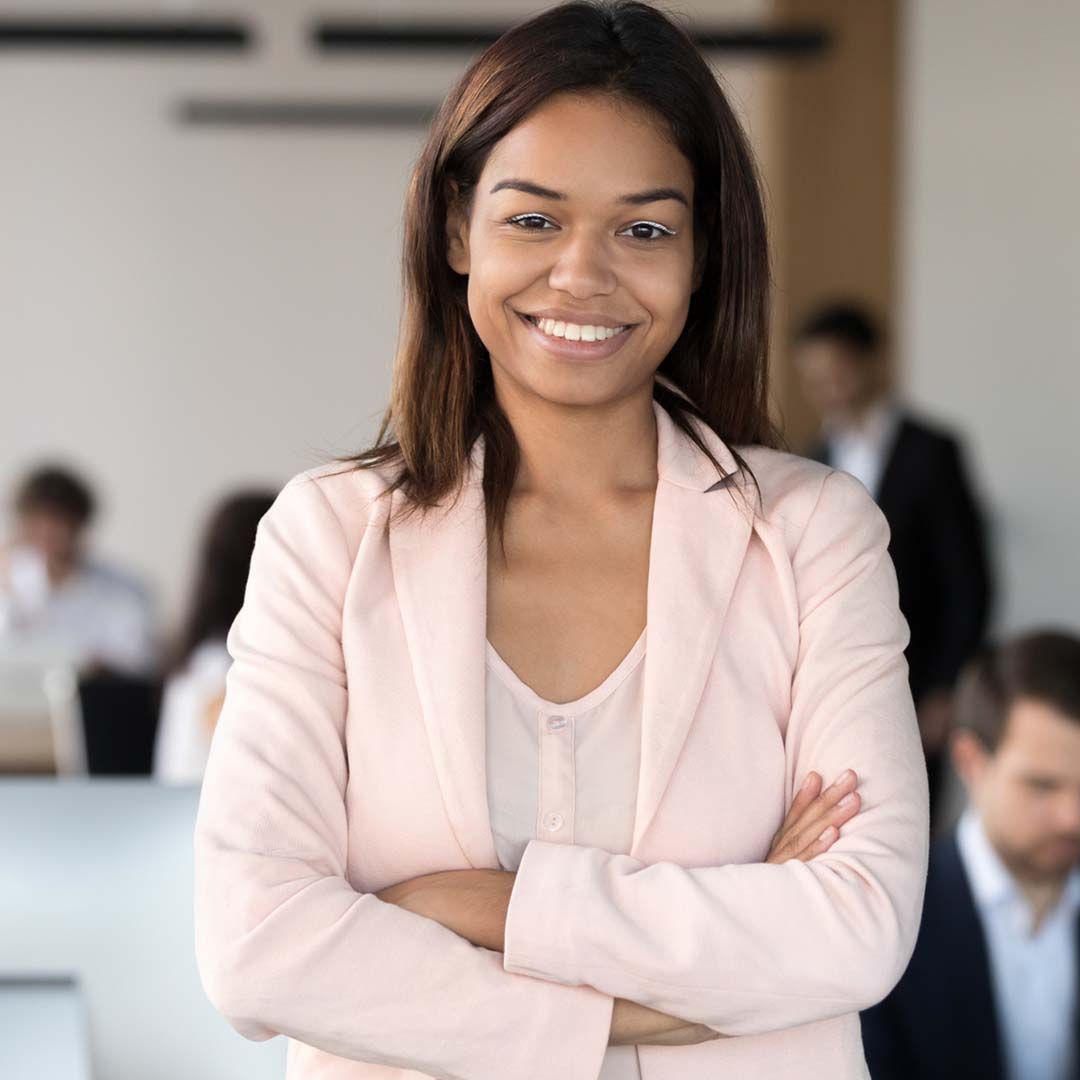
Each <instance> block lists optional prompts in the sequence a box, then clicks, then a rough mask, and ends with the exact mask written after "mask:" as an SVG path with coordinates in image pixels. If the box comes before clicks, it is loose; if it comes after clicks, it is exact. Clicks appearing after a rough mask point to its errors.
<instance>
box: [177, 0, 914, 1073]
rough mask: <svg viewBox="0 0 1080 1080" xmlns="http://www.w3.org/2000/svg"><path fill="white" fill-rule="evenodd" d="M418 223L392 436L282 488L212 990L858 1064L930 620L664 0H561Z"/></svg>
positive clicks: (518, 1043) (241, 749) (689, 1055)
mask: <svg viewBox="0 0 1080 1080" xmlns="http://www.w3.org/2000/svg"><path fill="white" fill-rule="evenodd" d="M405 228H406V240H405V287H406V288H405V293H406V295H405V304H406V308H405V317H404V320H403V335H402V340H401V344H400V350H399V354H398V356H397V358H396V364H395V371H394V383H393V393H392V401H391V406H390V410H389V412H388V415H387V417H386V419H385V421H384V424H383V427H382V430H381V431H380V433H379V439H378V445H377V446H376V447H374V448H373V449H372V450H370V451H368V452H367V453H364V454H361V455H359V456H358V457H357V458H356V459H354V460H353V461H352V463H351V465H350V466H349V467H343V466H342V465H341V464H333V465H327V466H323V467H321V468H318V469H315V470H311V471H309V472H308V473H305V474H301V475H300V476H297V477H296V478H295V479H294V480H293V481H292V482H290V484H288V485H287V486H286V488H285V489H284V491H283V492H282V493H281V494H280V495H279V497H278V500H277V502H276V503H275V506H274V508H273V510H272V511H271V512H270V513H269V514H268V515H267V517H266V518H265V519H264V521H263V523H262V525H261V527H260V536H259V539H258V541H257V543H256V546H255V553H254V555H253V561H252V569H251V579H250V583H249V588H248V593H247V597H246V600H245V605H244V608H243V610H242V611H241V613H240V615H239V617H238V619H237V621H236V623H235V624H234V625H233V627H232V629H231V631H230V637H229V648H230V652H231V653H232V655H233V656H234V658H235V663H234V665H233V667H232V669H231V670H230V674H229V678H228V690H227V696H226V701H225V707H224V711H223V713H222V718H221V722H220V725H219V728H218V733H217V736H216V738H215V744H214V748H213V750H212V752H211V755H210V761H209V763H208V767H207V773H206V776H205V779H204V785H203V791H202V801H201V805H200V809H199V818H198V824H197V830H196V918H197V925H196V935H197V950H198V959H199V965H200V971H201V974H202V978H203V981H204V985H205V986H206V989H207V991H208V993H209V996H210V997H211V999H212V1000H213V1001H214V1003H215V1005H216V1006H217V1007H218V1008H219V1009H220V1010H221V1011H222V1012H223V1013H224V1015H225V1016H226V1017H227V1018H228V1019H229V1021H230V1022H231V1023H232V1024H233V1026H234V1027H235V1028H236V1029H237V1030H238V1031H240V1032H241V1033H242V1034H244V1035H246V1036H247V1037H248V1038H251V1039H266V1038H269V1037H271V1036H272V1035H274V1034H277V1033H283V1034H285V1035H288V1036H289V1037H290V1039H291V1041H290V1044H289V1073H288V1075H289V1076H290V1077H292V1078H298V1077H304V1078H308V1077H316V1076H318V1077H320V1078H326V1077H333V1078H335V1080H341V1078H350V1080H352V1078H357V1080H359V1078H361V1077H400V1078H404V1077H406V1076H415V1075H417V1074H419V1075H425V1076H434V1077H469V1078H483V1080H488V1078H490V1080H518V1078H530V1080H531V1078H536V1080H539V1078H558V1080H566V1078H571V1080H578V1078H580V1080H593V1078H595V1077H597V1076H603V1077H605V1078H615V1077H618V1078H620V1080H628V1078H635V1077H637V1076H641V1077H643V1078H645V1080H683V1078H691V1077H693V1078H697V1077H701V1078H705V1077H708V1078H709V1080H715V1078H717V1077H738V1078H743V1077H751V1076H753V1077H764V1076H772V1077H781V1076H793V1075H796V1074H797V1075H799V1076H813V1077H818V1076H830V1077H832V1078H834V1080H840V1078H851V1077H864V1076H866V1075H867V1074H866V1069H865V1061H864V1058H863V1054H862V1049H861V1041H860V1037H859V1019H858V1015H857V1012H858V1010H859V1009H861V1008H863V1007H865V1006H867V1005H869V1004H870V1003H871V1002H873V1001H876V1000H878V999H880V998H881V997H883V996H884V995H885V993H886V992H887V991H888V990H889V989H890V988H891V986H892V985H893V984H894V983H895V982H896V980H897V979H898V978H899V976H900V974H901V972H902V970H903V969H904V967H905V965H906V963H907V960H908V958H909V956H910V952H911V949H912V947H913V944H914V940H915V934H916V929H917V926H918V921H919V915H920V911H921V903H922V892H923V886H924V880H925V872H926V858H927V822H928V807H927V787H926V770H925V765H924V764H923V759H922V753H921V749H920V745H919V739H918V733H917V729H916V724H915V718H914V710H913V706H912V702H911V697H910V694H909V691H908V689H907V683H906V667H905V662H904V657H903V650H904V646H905V644H906V642H907V628H906V625H905V623H904V621H903V619H902V617H901V616H900V613H899V609H898V607H897V596H896V580H895V575H894V572H893V569H892V565H891V563H890V561H889V558H888V555H887V552H886V544H887V540H888V530H887V527H886V525H885V523H884V519H883V518H882V516H881V514H880V513H879V511H878V510H877V509H876V507H875V506H874V504H873V502H872V501H871V499H870V498H869V496H868V495H867V493H866V491H865V489H864V488H863V487H862V486H861V485H860V484H859V483H858V482H857V481H855V480H853V479H852V478H850V477H849V476H847V475H846V474H843V473H838V472H834V471H832V470H830V469H828V468H826V467H825V466H822V465H819V464H817V463H815V462H810V461H806V460H803V459H800V458H796V457H794V456H792V455H789V454H785V453H782V452H780V451H778V450H775V449H772V448H771V444H772V442H773V435H772V433H771V430H770V427H769V423H768V420H767V415H766V371H765V356H766V325H767V287H768V268H767V258H766V239H765V227H764V215H763V213H762V204H761V197H760V194H759V189H758V185H757V181H756V177H755V171H754V167H753V163H752V161H751V158H750V155H749V152H748V150H747V146H746V142H745V138H744V136H743V133H742V132H741V130H740V128H739V126H738V124H737V122H736V121H735V119H734V117H733V115H732V113H731V110H730V109H729V107H728V105H727V103H726V101H725V100H724V97H723V94H722V93H721V91H720V89H719V87H718V86H717V84H716V82H715V79H714V78H713V76H712V75H711V73H710V72H709V69H708V67H707V65H706V64H705V62H704V61H703V59H702V58H701V56H700V55H699V54H698V53H697V51H696V50H695V49H694V47H693V45H692V44H691V43H690V41H689V39H688V38H687V37H686V36H685V35H684V34H683V33H682V32H681V31H680V30H679V29H678V28H677V27H676V26H675V25H673V24H672V23H671V22H670V21H669V20H668V19H666V18H665V17H664V16H662V15H661V14H660V13H658V12H657V11H656V10H655V9H653V8H651V7H649V6H647V5H644V4H637V3H614V4H591V3H573V4H567V5H563V6H560V7H556V8H553V9H550V10H549V11H547V12H545V13H543V14H541V15H539V16H537V17H535V18H533V19H531V20H529V21H527V22H525V23H523V24H521V25H519V26H518V27H516V28H515V29H512V30H511V31H509V32H508V33H507V34H505V35H504V36H503V37H502V38H501V39H500V40H499V41H497V42H496V43H495V44H494V45H493V46H491V47H490V48H489V49H488V50H487V51H486V52H485V53H484V54H483V55H482V56H480V57H479V59H478V60H477V61H476V62H475V63H474V64H473V65H472V66H471V67H470V68H469V70H468V71H467V72H466V73H465V75H464V76H463V77H462V79H461V81H460V82H459V84H458V85H457V86H456V87H455V88H454V90H453V91H452V92H451V94H450V96H449V97H448V99H447V101H446V102H445V103H444V105H443V107H442V109H441V111H440V113H439V115H438V117H437V119H436V121H435V123H434V125H433V128H432V131H431V133H430V136H429V138H428V141H427V144H426V147H425V149H424V151H423V153H422V155H421V157H420V159H419V161H418V163H417V165H416V168H415V171H414V174H413V178H412V183H411V186H410V190H409V194H408V202H407V207H406V216H405ZM391 426H392V429H393V439H392V440H391V441H387V440H388V435H389V432H390V430H391ZM646 627H647V632H648V642H647V646H646V641H645V633H646ZM849 769H850V770H853V771H854V776H852V775H850V774H845V773H846V770H849ZM856 781H857V783H858V786H859V792H858V794H856V793H855V792H854V791H853V788H854V786H855V783H856ZM804 782H805V783H807V784H808V786H807V787H806V788H805V789H802V785H803V784H804ZM824 784H828V785H829V786H828V787H827V788H826V789H825V790H824V791H823V790H822V787H823V785H824ZM800 789H802V793H801V794H799V795H797V796H796V793H797V792H799V791H800ZM847 795H851V796H852V798H851V799H849V800H848V801H847V802H846V803H845V805H843V806H841V805H840V799H841V796H845V797H846V796H847ZM856 811H858V813H857V814H856ZM840 826H843V833H842V835H839V836H838V835H837V832H836V830H837V829H838V828H839V827H840ZM515 863H516V865H515Z"/></svg>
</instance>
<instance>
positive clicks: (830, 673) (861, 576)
mask: <svg viewBox="0 0 1080 1080" xmlns="http://www.w3.org/2000/svg"><path fill="white" fill-rule="evenodd" d="M888 540H889V528H888V525H887V523H886V521H885V518H884V516H883V515H882V513H881V511H880V510H879V509H878V508H877V506H876V505H875V504H874V502H873V500H872V499H871V498H870V496H869V495H868V494H867V492H866V489H865V488H864V487H863V486H862V485H861V484H860V483H859V482H858V481H857V480H855V479H854V478H853V477H850V476H848V475H847V474H846V473H842V472H835V471H834V472H830V473H829V474H827V476H826V478H825V480H824V481H823V484H822V487H821V490H820V493H819V497H818V501H817V504H816V506H815V508H814V511H813V512H812V514H811V515H810V518H809V520H808V523H807V525H806V526H805V528H804V530H803V534H802V536H801V537H800V539H799V541H798V544H797V547H796V550H795V552H794V554H793V556H792V560H793V562H792V565H793V572H794V579H795V589H796V594H797V598H798V604H799V612H800V622H799V638H800V643H799V651H798V657H797V661H796V667H795V671H794V674H793V681H792V687H791V710H790V715H789V719H788V728H787V733H786V738H785V746H786V752H787V755H788V759H789V763H788V775H789V776H792V778H793V788H792V790H793V791H794V790H797V789H798V787H799V785H801V783H802V781H803V779H805V776H806V774H807V773H808V772H809V771H810V770H816V771H817V772H819V773H820V774H821V775H822V777H823V779H824V781H825V783H826V784H829V783H831V782H832V781H833V780H834V779H836V778H837V777H838V776H839V775H840V774H841V773H842V772H843V771H844V769H846V768H849V767H850V768H853V769H854V770H855V771H856V773H857V775H858V778H859V781H858V787H859V792H860V795H861V797H862V805H861V808H860V810H859V813H858V814H857V815H856V816H855V817H854V818H852V819H851V820H850V821H849V822H848V823H847V824H845V825H844V826H843V828H842V829H841V835H840V837H839V838H838V839H837V840H836V841H835V842H834V843H833V845H832V847H831V848H830V849H829V850H828V851H827V852H825V853H824V854H822V855H819V856H817V857H816V858H814V859H812V860H810V861H809V862H801V861H798V860H789V861H788V862H785V863H782V864H767V863H750V864H733V865H722V866H708V867H701V868H684V867H682V866H679V865H676V864H674V863H671V862H663V861H661V862H655V863H652V864H646V863H644V862H642V861H640V860H638V859H635V858H632V857H631V856H629V855H625V854H611V853H609V852H606V851H603V850H600V849H598V848H595V847H587V846H575V845H568V844H557V843H552V842H550V841H542V840H530V841H529V844H528V845H527V847H526V849H525V853H524V855H523V857H522V860H521V863H520V865H519V868H518V875H517V878H516V880H515V883H514V888H513V891H512V893H511V897H510V905H509V909H508V913H507V922H506V941H505V953H504V957H503V961H504V966H505V968H506V970H507V971H513V972H518V973H521V974H528V975H533V976H536V977H538V978H546V979H551V980H554V981H556V982H559V983H562V984H565V985H567V986H577V985H591V986H593V987H595V988H597V989H599V990H602V991H603V992H604V993H607V994H612V995H614V996H616V997H623V998H629V999H630V1000H632V1001H636V1002H639V1003H641V1004H643V1005H648V1006H650V1007H651V1008H655V1009H659V1010H661V1011H662V1012H666V1013H670V1014H672V1015H674V1016H679V1017H682V1018H683V1019H685V1020H689V1021H693V1022H697V1023H702V1024H705V1025H707V1026H709V1027H711V1028H713V1029H714V1030H716V1031H718V1032H721V1033H723V1034H727V1035H751V1034H759V1033H762V1032H767V1031H773V1030H777V1029H781V1028H786V1027H791V1026H794V1025H798V1024H806V1023H810V1022H812V1021H817V1020H823V1019H827V1018H829V1017H835V1016H838V1015H840V1014H844V1013H850V1012H855V1011H857V1010H860V1009H863V1008H866V1007H867V1006H869V1005H871V1004H873V1003H874V1002H877V1001H879V1000H881V999H882V998H883V997H885V995H886V994H887V993H888V992H889V990H890V989H891V988H892V987H893V985H895V983H896V982H897V981H898V980H899V978H900V976H901V974H902V973H903V971H904V969H905V967H906V966H907V963H908V961H909V960H910V958H911V953H912V951H913V949H914V945H915V938H916V935H917V932H918V927H919V920H920V915H921V912H922V902H923V894H924V890H925V884H926V870H927V858H928V849H929V803H928V793H927V775H926V763H925V759H924V757H923V752H922V747H921V743H920V740H919V735H918V727H917V724H916V720H915V711H914V705H913V703H912V699H911V692H910V690H909V688H908V682H907V662H906V660H905V659H904V648H905V646H906V644H907V641H908V628H907V623H906V622H905V621H904V618H903V616H902V615H901V613H900V609H899V606H898V597H897V584H896V574H895V571H894V569H893V565H892V561H891V559H890V558H889V556H888V553H887V550H886V549H887V545H888ZM729 632H731V633H737V632H738V630H737V628H736V627H729ZM791 797H792V796H791V795H790V794H789V795H788V798H787V804H788V805H790V801H791ZM553 896H559V897H563V898H564V900H565V902H563V903H559V904H552V903H550V900H551V897H553Z"/></svg>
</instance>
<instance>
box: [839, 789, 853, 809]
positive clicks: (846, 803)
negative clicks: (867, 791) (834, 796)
mask: <svg viewBox="0 0 1080 1080" xmlns="http://www.w3.org/2000/svg"><path fill="white" fill-rule="evenodd" d="M854 801H855V793H854V792H853V791H849V792H848V793H847V794H846V795H845V796H844V797H843V798H842V799H841V800H840V801H839V802H838V803H837V804H836V805H837V806H850V805H851V804H852V803H853V802H854Z"/></svg>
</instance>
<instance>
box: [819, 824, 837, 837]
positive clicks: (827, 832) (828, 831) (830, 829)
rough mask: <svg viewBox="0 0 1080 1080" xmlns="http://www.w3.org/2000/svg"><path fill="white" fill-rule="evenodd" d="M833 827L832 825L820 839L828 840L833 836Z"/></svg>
mask: <svg viewBox="0 0 1080 1080" xmlns="http://www.w3.org/2000/svg"><path fill="white" fill-rule="evenodd" d="M832 831H833V827H832V826H831V825H830V826H829V827H828V828H827V829H826V830H825V831H824V832H823V833H822V834H821V835H820V836H819V837H818V839H819V840H828V839H829V837H830V836H832Z"/></svg>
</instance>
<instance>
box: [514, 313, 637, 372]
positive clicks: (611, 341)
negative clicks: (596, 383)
mask: <svg viewBox="0 0 1080 1080" xmlns="http://www.w3.org/2000/svg"><path fill="white" fill-rule="evenodd" d="M516 314H517V315H518V317H519V318H520V319H521V321H522V322H523V323H524V324H525V325H526V326H527V327H528V328H529V330H530V332H531V334H532V336H533V338H534V339H535V340H536V341H537V342H538V343H539V344H540V345H541V347H543V348H544V349H545V350H546V351H547V352H549V353H551V354H552V355H554V356H557V357H560V358H564V359H571V360H604V359H607V357H609V356H612V355H613V354H615V353H616V352H618V351H619V349H621V348H622V347H623V345H624V344H625V343H626V340H627V338H628V337H629V336H630V334H631V333H632V332H633V330H634V327H635V326H636V325H637V324H636V323H628V324H626V325H624V326H597V325H594V324H591V323H572V322H565V321H562V320H558V319H546V318H537V317H536V316H534V315H525V314H524V313H522V312H520V311H519V312H517V313H516Z"/></svg>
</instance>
